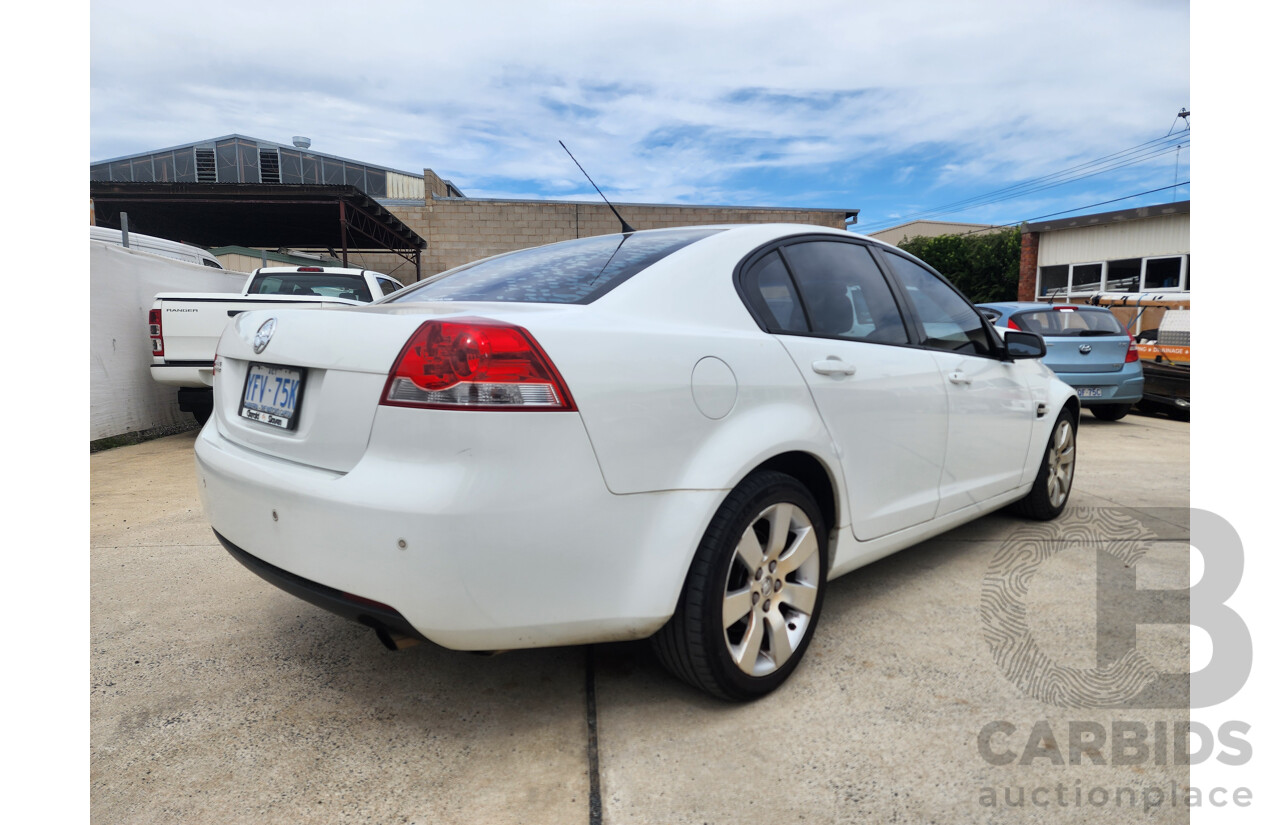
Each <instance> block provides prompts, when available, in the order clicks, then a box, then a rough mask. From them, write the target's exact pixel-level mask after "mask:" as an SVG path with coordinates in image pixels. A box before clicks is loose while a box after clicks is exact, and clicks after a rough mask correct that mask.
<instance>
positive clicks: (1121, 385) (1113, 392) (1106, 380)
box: [1057, 361, 1144, 407]
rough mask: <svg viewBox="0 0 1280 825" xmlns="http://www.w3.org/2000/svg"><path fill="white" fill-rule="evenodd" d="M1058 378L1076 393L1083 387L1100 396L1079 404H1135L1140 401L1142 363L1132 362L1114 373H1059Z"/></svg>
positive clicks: (1089, 405)
mask: <svg viewBox="0 0 1280 825" xmlns="http://www.w3.org/2000/svg"><path fill="white" fill-rule="evenodd" d="M1057 375H1058V377H1059V378H1061V379H1062V380H1063V382H1064V383H1066V384H1067V385H1068V386H1070V387H1071V388H1072V389H1074V390H1076V392H1077V393H1079V391H1080V390H1081V388H1084V387H1090V388H1096V389H1098V390H1099V391H1100V392H1101V395H1099V396H1095V397H1092V398H1085V397H1081V398H1080V404H1081V406H1084V407H1091V406H1093V405H1095V404H1136V403H1138V402H1139V401H1141V400H1142V387H1143V383H1144V380H1143V377H1142V363H1141V362H1139V361H1132V362H1130V363H1127V364H1125V365H1124V368H1123V369H1120V370H1117V371H1116V372H1059V373H1058V374H1057Z"/></svg>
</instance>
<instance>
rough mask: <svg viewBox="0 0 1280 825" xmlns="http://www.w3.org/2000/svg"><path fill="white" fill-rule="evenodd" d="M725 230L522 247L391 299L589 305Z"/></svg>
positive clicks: (605, 237) (601, 237)
mask: <svg viewBox="0 0 1280 825" xmlns="http://www.w3.org/2000/svg"><path fill="white" fill-rule="evenodd" d="M723 231H724V230H722V229H713V228H707V227H697V228H693V229H675V230H670V231H660V232H652V233H649V232H637V233H635V234H633V235H598V236H596V237H592V238H580V239H578V240H573V241H564V242H562V243H555V244H550V245H548V246H539V247H535V248H533V249H522V250H520V251H519V252H511V253H508V254H506V255H500V256H498V257H496V258H489V259H487V260H483V261H479V262H478V263H474V264H470V265H468V266H463V267H460V268H458V269H454V270H450V271H449V272H445V273H444V274H442V275H438V276H436V277H434V278H431V279H430V280H427V281H423V282H422V283H420V284H418V285H416V286H412V287H409V288H408V289H405V290H402V291H401V292H400V293H399V294H397V295H396V296H395V297H394V298H392V299H391V300H392V301H503V302H517V303H540V304H589V303H591V302H592V301H594V300H596V299H597V298H599V297H600V296H601V295H604V294H605V293H606V292H608V291H610V290H611V289H613V288H614V287H616V286H617V285H619V284H621V283H622V282H623V281H625V280H627V279H628V278H630V277H631V276H633V275H635V274H636V273H637V272H640V271H641V270H643V269H646V268H648V267H650V266H653V265H654V264H655V263H657V262H658V261H660V260H662V259H663V258H665V257H667V256H668V255H670V254H671V253H673V252H675V251H676V250H678V249H682V248H684V247H686V246H688V245H689V244H691V243H694V242H695V241H700V240H702V239H703V238H706V237H708V236H710V235H714V234H716V233H717V232H723Z"/></svg>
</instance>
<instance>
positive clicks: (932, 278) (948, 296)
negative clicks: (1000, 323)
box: [885, 254, 991, 355]
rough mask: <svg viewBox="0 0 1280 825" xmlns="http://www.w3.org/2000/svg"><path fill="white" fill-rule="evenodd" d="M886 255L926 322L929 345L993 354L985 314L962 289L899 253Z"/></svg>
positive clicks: (925, 328)
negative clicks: (950, 284) (953, 287)
mask: <svg viewBox="0 0 1280 825" xmlns="http://www.w3.org/2000/svg"><path fill="white" fill-rule="evenodd" d="M885 258H887V259H888V260H889V265H890V266H891V267H892V268H893V271H894V273H895V274H897V276H898V278H899V279H901V281H902V285H903V286H904V287H906V289H907V295H908V296H910V298H911V302H912V303H914V304H915V307H916V313H917V314H918V315H919V316H920V322H921V323H922V324H923V325H924V334H925V341H924V344H925V346H927V347H933V348H934V349H944V350H949V351H951V352H963V353H968V354H970V355H990V354H991V340H990V339H989V338H988V337H987V328H986V326H985V325H984V324H983V323H982V316H980V315H979V314H978V312H977V310H975V309H974V308H973V307H971V306H970V305H969V303H968V302H967V301H966V300H965V299H964V298H962V297H960V294H959V293H958V292H956V291H955V290H954V289H952V288H951V287H950V286H949V285H948V284H947V283H946V282H944V281H943V280H942V279H941V278H939V277H937V276H936V275H934V274H933V273H932V272H930V271H929V270H927V269H925V268H924V267H922V266H920V265H919V264H916V263H913V262H911V261H908V260H907V259H906V258H903V257H900V256H898V255H892V254H886V255H885Z"/></svg>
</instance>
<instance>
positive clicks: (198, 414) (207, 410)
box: [191, 407, 213, 427]
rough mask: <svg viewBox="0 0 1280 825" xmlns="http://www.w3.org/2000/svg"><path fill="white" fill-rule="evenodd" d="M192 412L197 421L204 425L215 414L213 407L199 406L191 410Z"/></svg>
mask: <svg viewBox="0 0 1280 825" xmlns="http://www.w3.org/2000/svg"><path fill="white" fill-rule="evenodd" d="M191 414H192V415H193V416H195V419H196V423H197V424H199V425H200V426H201V427H203V426H204V425H205V424H207V423H209V419H210V418H211V417H212V416H213V408H212V407H197V408H196V409H194V410H192V411H191Z"/></svg>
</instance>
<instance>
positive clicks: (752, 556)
mask: <svg viewBox="0 0 1280 825" xmlns="http://www.w3.org/2000/svg"><path fill="white" fill-rule="evenodd" d="M826 576H827V533H826V524H825V523H824V522H823V519H822V513H821V511H820V510H819V508H818V505H817V503H816V502H815V501H814V499H813V496H812V495H811V494H810V493H809V491H808V489H806V488H805V487H804V486H803V485H802V484H801V483H800V482H799V481H797V480H796V479H794V478H792V477H791V476H788V475H784V474H782V473H777V472H762V473H757V474H755V475H752V476H749V477H748V478H747V479H746V480H745V481H743V482H742V484H740V485H739V486H738V487H737V488H735V489H734V490H733V492H731V493H730V494H729V496H728V497H727V498H726V499H725V501H724V503H723V504H721V506H720V509H719V510H718V511H717V512H716V515H715V517H714V518H713V519H712V520H711V524H710V526H709V527H708V528H707V532H706V534H705V535H704V536H703V539H702V542H701V544H699V546H698V550H697V552H696V553H695V555H694V559H693V564H692V565H691V566H690V569H689V575H688V577H687V579H686V580H685V585H684V589H683V590H682V592H681V594H680V601H679V603H678V604H677V606H676V612H675V614H674V615H673V616H672V617H671V620H670V621H669V622H667V624H666V626H664V627H663V628H662V630H660V631H659V632H658V633H657V634H656V635H655V636H654V638H653V644H654V649H655V650H656V651H657V654H658V658H659V659H661V661H662V663H663V665H665V666H666V668H667V669H668V670H670V671H671V672H672V673H673V674H675V675H676V676H678V677H680V678H681V679H684V680H685V681H686V682H689V683H690V684H692V685H693V686H695V687H698V688H701V689H702V690H705V691H707V692H708V693H711V694H714V695H716V696H719V697H721V698H723V699H729V700H734V701H743V700H747V699H754V698H756V697H758V696H763V695H764V694H766V693H768V692H769V691H771V690H773V689H774V688H776V687H778V685H780V684H782V682H783V681H785V680H786V678H787V677H788V676H790V675H791V672H792V671H794V670H795V668H796V666H797V665H798V664H799V662H800V659H801V657H802V656H803V655H804V652H805V649H806V648H807V647H808V646H809V641H810V639H812V638H813V631H814V627H815V626H816V625H817V622H818V615H819V613H820V612H821V610H822V597H823V594H824V591H825V585H826Z"/></svg>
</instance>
